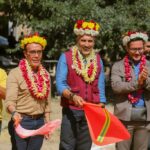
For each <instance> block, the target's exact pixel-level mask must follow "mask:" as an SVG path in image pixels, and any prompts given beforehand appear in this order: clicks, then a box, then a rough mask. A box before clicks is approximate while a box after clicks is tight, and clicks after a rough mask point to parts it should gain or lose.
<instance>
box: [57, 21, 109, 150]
mask: <svg viewBox="0 0 150 150" xmlns="http://www.w3.org/2000/svg"><path fill="white" fill-rule="evenodd" d="M99 28H100V26H99V25H98V24H97V23H95V22H94V21H90V22H86V21H83V20H78V21H77V23H76V24H75V27H74V33H75V34H76V35H77V39H76V45H74V46H72V47H71V48H70V50H69V51H67V52H65V53H64V54H62V55H61V57H60V59H59V62H58V66H57V73H56V86H57V90H58V93H59V94H60V95H61V105H62V107H63V109H62V115H63V117H62V125H61V135H60V147H59V149H60V150H90V148H91V144H92V141H91V137H90V135H89V130H88V126H87V122H86V118H85V115H84V111H83V109H82V106H83V104H84V102H89V103H95V104H98V105H102V106H103V105H104V104H105V103H106V98H105V83H104V70H103V63H102V60H101V58H100V56H99V55H98V54H96V52H95V50H94V45H95V38H96V36H97V35H98V33H99Z"/></svg>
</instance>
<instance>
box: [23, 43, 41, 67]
mask: <svg viewBox="0 0 150 150" xmlns="http://www.w3.org/2000/svg"><path fill="white" fill-rule="evenodd" d="M42 53H43V47H42V46H41V45H40V44H37V43H31V44H27V45H26V49H25V50H24V56H25V58H26V59H27V60H28V62H29V63H30V65H31V67H32V68H33V70H36V69H37V68H38V66H39V65H40V64H41V59H42Z"/></svg>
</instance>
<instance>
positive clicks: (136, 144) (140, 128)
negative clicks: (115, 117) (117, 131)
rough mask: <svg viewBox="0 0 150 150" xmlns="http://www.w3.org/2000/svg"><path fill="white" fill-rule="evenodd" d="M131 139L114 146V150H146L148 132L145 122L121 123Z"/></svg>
mask: <svg viewBox="0 0 150 150" xmlns="http://www.w3.org/2000/svg"><path fill="white" fill-rule="evenodd" d="M122 123H123V124H124V125H125V127H126V128H127V129H128V131H129V133H130V135H131V138H130V139H129V140H125V141H122V142H119V143H117V144H116V150H147V148H148V130H147V128H146V126H147V123H146V122H133V121H132V122H131V121H122Z"/></svg>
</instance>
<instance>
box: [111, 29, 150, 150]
mask: <svg viewBox="0 0 150 150" xmlns="http://www.w3.org/2000/svg"><path fill="white" fill-rule="evenodd" d="M147 39H148V37H147V35H146V34H145V33H141V32H128V33H126V34H125V35H124V36H123V45H124V46H125V49H126V56H125V57H124V58H123V59H122V60H120V61H118V62H116V63H115V64H114V65H113V67H112V73H111V85H112V89H113V91H114V93H115V95H116V97H115V99H114V102H115V106H114V113H115V115H116V116H117V117H118V118H119V119H120V120H121V122H122V123H123V124H124V125H125V127H126V128H127V129H128V131H129V132H130V134H131V138H130V139H129V140H126V141H122V142H119V143H118V144H117V145H116V148H117V150H130V149H131V148H132V149H134V150H147V146H148V135H149V134H148V130H147V127H148V124H149V122H150V77H149V76H150V63H149V61H147V60H146V57H145V55H144V44H145V42H147Z"/></svg>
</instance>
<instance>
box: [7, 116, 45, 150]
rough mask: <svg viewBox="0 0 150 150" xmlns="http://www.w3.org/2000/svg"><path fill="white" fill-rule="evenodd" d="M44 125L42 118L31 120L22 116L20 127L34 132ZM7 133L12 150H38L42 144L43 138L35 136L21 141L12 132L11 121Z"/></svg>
mask: <svg viewBox="0 0 150 150" xmlns="http://www.w3.org/2000/svg"><path fill="white" fill-rule="evenodd" d="M42 125H44V118H43V117H40V118H38V119H33V118H31V117H28V116H24V117H23V119H22V121H21V126H22V127H23V128H25V129H29V130H36V129H38V128H40V127H41V126H42ZM9 133H10V135H11V143H12V150H40V149H41V147H42V144H43V138H44V136H41V135H36V136H32V137H29V138H25V139H22V138H20V137H19V136H18V135H17V134H16V132H15V131H14V126H13V121H10V122H9Z"/></svg>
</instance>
